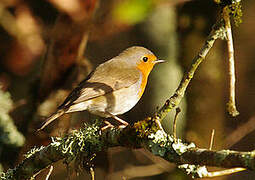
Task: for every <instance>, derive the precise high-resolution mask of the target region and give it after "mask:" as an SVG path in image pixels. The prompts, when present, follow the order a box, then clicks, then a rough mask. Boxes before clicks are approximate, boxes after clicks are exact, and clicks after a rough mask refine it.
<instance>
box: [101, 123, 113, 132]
mask: <svg viewBox="0 0 255 180" xmlns="http://www.w3.org/2000/svg"><path fill="white" fill-rule="evenodd" d="M104 123H105V124H106V126H104V127H102V128H101V130H102V131H104V130H106V129H108V128H113V127H114V126H113V125H112V124H111V123H110V122H108V121H104Z"/></svg>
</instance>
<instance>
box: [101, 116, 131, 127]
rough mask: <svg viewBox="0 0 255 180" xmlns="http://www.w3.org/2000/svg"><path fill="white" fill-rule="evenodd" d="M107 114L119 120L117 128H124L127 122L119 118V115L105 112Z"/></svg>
mask: <svg viewBox="0 0 255 180" xmlns="http://www.w3.org/2000/svg"><path fill="white" fill-rule="evenodd" d="M106 113H107V114H108V115H109V116H111V117H112V118H113V119H115V120H116V121H118V122H120V123H121V124H122V125H120V126H119V128H125V127H126V126H127V125H128V123H127V122H126V121H124V120H123V119H120V118H119V117H117V116H115V115H113V114H111V113H109V112H106Z"/></svg>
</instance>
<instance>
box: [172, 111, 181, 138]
mask: <svg viewBox="0 0 255 180" xmlns="http://www.w3.org/2000/svg"><path fill="white" fill-rule="evenodd" d="M180 112H181V109H180V108H179V107H177V108H176V113H175V116H174V123H173V134H174V142H175V143H176V141H177V135H176V127H177V117H178V115H179V113H180Z"/></svg>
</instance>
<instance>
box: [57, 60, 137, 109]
mask: <svg viewBox="0 0 255 180" xmlns="http://www.w3.org/2000/svg"><path fill="white" fill-rule="evenodd" d="M106 63H107V65H106V66H104V65H103V64H102V65H100V66H98V67H97V69H96V70H95V71H94V72H92V73H91V74H90V75H89V76H88V78H86V79H85V80H84V81H82V82H81V83H80V84H79V85H78V87H77V88H75V89H74V90H73V91H72V92H71V94H70V95H69V96H68V97H67V98H66V100H65V101H64V103H63V104H62V105H61V106H60V107H59V108H64V107H69V106H70V105H72V104H77V103H80V102H83V101H87V100H89V99H92V98H95V97H98V96H102V95H104V94H107V93H110V92H112V91H115V90H118V89H121V88H127V87H129V86H131V85H132V84H134V83H136V82H137V81H139V79H140V73H139V71H138V70H137V69H135V68H129V67H128V66H127V65H126V64H125V63H121V64H120V63H119V62H118V61H114V59H113V60H112V61H108V62H106ZM106 63H104V64H106Z"/></svg>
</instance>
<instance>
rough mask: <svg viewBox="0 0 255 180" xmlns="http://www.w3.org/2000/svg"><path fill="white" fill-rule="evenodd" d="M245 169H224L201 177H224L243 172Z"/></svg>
mask: <svg viewBox="0 0 255 180" xmlns="http://www.w3.org/2000/svg"><path fill="white" fill-rule="evenodd" d="M245 170H246V169H244V168H231V169H226V170H222V171H214V172H208V173H207V175H205V176H203V177H218V176H225V175H229V174H233V173H237V172H240V171H245Z"/></svg>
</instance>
